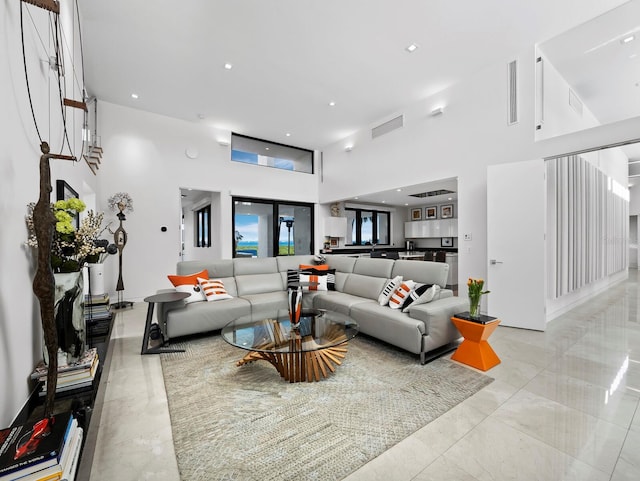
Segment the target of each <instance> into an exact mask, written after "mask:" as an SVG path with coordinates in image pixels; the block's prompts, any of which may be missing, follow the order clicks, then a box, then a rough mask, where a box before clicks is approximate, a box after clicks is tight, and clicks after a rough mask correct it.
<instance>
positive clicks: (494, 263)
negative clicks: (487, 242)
mask: <svg viewBox="0 0 640 481" xmlns="http://www.w3.org/2000/svg"><path fill="white" fill-rule="evenodd" d="M489 264H491V265H492V266H495V265H496V264H502V261H497V260H495V259H491V260H490V261H489Z"/></svg>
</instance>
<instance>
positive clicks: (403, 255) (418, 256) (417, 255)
mask: <svg viewBox="0 0 640 481" xmlns="http://www.w3.org/2000/svg"><path fill="white" fill-rule="evenodd" d="M398 256H399V257H400V259H411V260H417V261H423V260H424V252H419V251H404V252H398Z"/></svg>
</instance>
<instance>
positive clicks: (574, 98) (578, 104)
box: [569, 89, 582, 117]
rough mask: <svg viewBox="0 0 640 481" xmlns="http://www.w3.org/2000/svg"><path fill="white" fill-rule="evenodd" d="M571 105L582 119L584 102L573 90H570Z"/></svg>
mask: <svg viewBox="0 0 640 481" xmlns="http://www.w3.org/2000/svg"><path fill="white" fill-rule="evenodd" d="M569 105H571V108H572V109H573V110H575V111H576V113H577V114H578V115H579V116H580V117H582V100H580V98H579V97H578V95H577V94H576V93H575V92H574V91H573V90H571V89H569Z"/></svg>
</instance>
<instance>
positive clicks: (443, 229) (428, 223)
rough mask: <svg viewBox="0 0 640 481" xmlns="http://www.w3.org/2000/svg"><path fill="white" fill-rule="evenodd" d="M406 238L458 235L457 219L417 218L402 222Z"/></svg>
mask: <svg viewBox="0 0 640 481" xmlns="http://www.w3.org/2000/svg"><path fill="white" fill-rule="evenodd" d="M404 237H405V238H406V239H414V238H425V237H458V219H433V220H418V221H413V222H405V223H404Z"/></svg>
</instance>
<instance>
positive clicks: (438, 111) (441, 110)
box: [431, 107, 444, 117]
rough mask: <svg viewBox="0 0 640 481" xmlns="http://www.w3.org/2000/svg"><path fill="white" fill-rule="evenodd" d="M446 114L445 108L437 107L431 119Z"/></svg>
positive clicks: (432, 112)
mask: <svg viewBox="0 0 640 481" xmlns="http://www.w3.org/2000/svg"><path fill="white" fill-rule="evenodd" d="M443 113H444V107H437V108H435V109H433V110H432V111H431V117H435V116H436V115H442V114H443Z"/></svg>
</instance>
